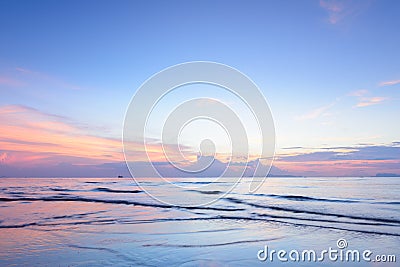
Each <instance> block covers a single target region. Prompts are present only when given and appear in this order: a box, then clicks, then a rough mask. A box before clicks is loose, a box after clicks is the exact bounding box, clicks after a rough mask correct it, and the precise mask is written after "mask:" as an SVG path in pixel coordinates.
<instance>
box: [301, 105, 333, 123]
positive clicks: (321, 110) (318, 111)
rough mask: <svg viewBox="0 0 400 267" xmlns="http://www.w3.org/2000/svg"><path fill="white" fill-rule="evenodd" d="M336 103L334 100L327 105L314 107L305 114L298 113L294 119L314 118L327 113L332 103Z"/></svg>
mask: <svg viewBox="0 0 400 267" xmlns="http://www.w3.org/2000/svg"><path fill="white" fill-rule="evenodd" d="M335 104H336V102H332V103H330V104H329V105H325V106H321V107H319V108H316V109H314V110H312V111H310V112H308V113H306V114H303V115H300V116H296V117H295V119H296V120H313V119H316V118H318V117H320V116H323V115H327V113H326V112H327V111H328V110H329V109H331V108H332V107H333V106H334V105H335Z"/></svg>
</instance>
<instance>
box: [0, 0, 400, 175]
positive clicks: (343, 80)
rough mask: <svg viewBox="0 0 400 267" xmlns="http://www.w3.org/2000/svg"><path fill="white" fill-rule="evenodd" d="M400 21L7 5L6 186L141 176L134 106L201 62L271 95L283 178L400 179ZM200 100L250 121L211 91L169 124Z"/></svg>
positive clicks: (324, 13) (290, 9) (2, 9)
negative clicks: (179, 70) (141, 93)
mask: <svg viewBox="0 0 400 267" xmlns="http://www.w3.org/2000/svg"><path fill="white" fill-rule="evenodd" d="M399 10H400V2H399V1H394V0H393V1H389V0H380V1H369V0H359V1H354V0H349V1H331V0H320V1H318V0H307V1H294V0H293V1H118V2H112V1H90V0H85V1H42V0H39V1H11V0H5V1H1V2H0V32H1V34H0V129H1V130H0V177H1V176H7V177H9V176H11V177H20V176H21V177H32V176H35V177H36V176H38V177H49V176H57V177H70V176H113V177H114V176H116V175H120V173H123V174H124V175H129V174H128V173H127V170H126V167H125V163H124V155H123V152H122V141H121V136H122V129H123V121H124V115H125V111H126V109H127V106H128V105H129V103H130V100H131V98H132V96H133V95H134V93H135V92H136V90H137V89H138V88H139V87H140V85H141V84H142V83H143V82H145V81H146V80H147V79H148V78H149V77H151V76H152V75H154V74H155V73H157V72H159V71H160V70H162V69H165V68H167V67H169V66H172V65H175V64H179V63H183V62H188V61H212V62H219V63H222V64H226V65H229V66H232V67H234V68H236V69H238V70H240V71H241V72H243V73H244V74H246V75H247V76H248V77H250V78H251V79H252V80H253V81H254V82H255V83H256V84H257V85H258V87H259V88H260V90H261V91H262V92H263V94H264V95H265V98H266V99H267V101H268V104H269V106H270V109H271V111H272V114H273V117H274V123H275V130H276V154H275V160H274V163H273V166H274V167H273V169H272V173H274V172H275V174H280V175H302V176H375V175H376V174H382V173H393V174H400V124H399V123H398V115H399V114H400V105H399V104H400V101H399V100H400V50H399V47H400V33H399V31H398V29H400V18H399V16H398V11H399ZM194 96H197V97H200V96H205V97H213V98H219V99H222V100H223V101H226V102H227V103H230V105H231V106H232V107H233V108H236V109H237V110H239V113H241V114H242V115H243V116H246V115H245V114H246V112H245V111H244V110H243V109H242V108H241V106H240V105H241V104H240V103H238V102H237V101H236V100H235V99H233V98H232V96H229V95H226V94H225V93H221V91H220V90H219V91H218V90H217V89H215V88H211V87H207V88H205V87H203V88H199V87H198V86H197V87H196V86H193V87H192V88H191V90H187V91H185V92H181V93H177V94H176V95H175V96H172V97H170V98H169V100H168V99H166V102H165V103H164V104H163V105H161V108H160V110H161V111H160V113H162V110H165V109H167V108H168V107H172V106H174V105H175V104H176V103H175V102H174V101H178V100H182V101H183V100H184V99H185V98H190V97H194ZM157 122H158V120H157V118H155V120H154V123H153V124H154V125H155V126H154V127H155V128H154V131H155V132H157V131H158V130H159V127H158V128H157V125H159V124H157ZM197 127H200V128H197V129H201V127H203V128H204V125H198V126H197ZM194 129H196V128H193V129H192V131H188V132H187V133H186V139H185V138H184V140H183V143H184V145H186V146H187V147H188V149H189V150H190V149H191V155H192V156H193V155H196V153H197V150H196V149H197V148H196V142H197V141H196V140H197V139H198V138H202V137H203V135H202V134H201V133H204V131H203V132H202V131H201V130H194ZM215 131H218V130H217V129H215ZM196 132H197V133H198V135H196V134H195V133H196ZM150 137H151V138H155V137H154V136H150ZM170 145H171V149H173V147H176V146H174V144H170ZM175 145H176V144H175ZM251 147H252V149H254V150H256V149H257V147H258V146H257V142H253V143H252V144H251ZM220 149H221V150H222V151H221V154H224V152H226V151H223V150H224V145H221V148H220ZM152 153H153V154H152V157H153V158H154V159H155V161H157V162H158V163H159V165H160V166H168V165H167V164H165V162H164V158H163V157H162V155H161V154H162V151H160V150H159V147H158V146H155V147H154V149H152ZM142 160H143V159H140V158H138V159H137V164H138V168H140V164H141V162H142ZM218 164H220V165H223V164H225V162H224V159H223V158H218ZM172 173H173V172H172Z"/></svg>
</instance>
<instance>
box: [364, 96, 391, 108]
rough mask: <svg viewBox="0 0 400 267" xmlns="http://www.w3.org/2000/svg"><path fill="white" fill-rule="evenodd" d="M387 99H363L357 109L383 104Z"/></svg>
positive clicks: (377, 97) (376, 97) (378, 97)
mask: <svg viewBox="0 0 400 267" xmlns="http://www.w3.org/2000/svg"><path fill="white" fill-rule="evenodd" d="M387 99H388V98H387V97H381V96H375V97H363V98H361V100H360V102H359V103H357V105H356V107H358V108H362V107H368V106H372V105H378V104H382V103H383V102H384V101H386V100H387Z"/></svg>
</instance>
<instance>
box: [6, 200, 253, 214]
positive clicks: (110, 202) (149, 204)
mask: <svg viewBox="0 0 400 267" xmlns="http://www.w3.org/2000/svg"><path fill="white" fill-rule="evenodd" d="M15 201H54V202H55V201H66V202H94V203H105V204H124V205H134V206H143V207H153V208H178V209H188V210H192V209H194V210H196V209H199V210H215V211H242V210H245V209H243V208H222V207H205V206H177V205H169V204H161V203H144V202H137V201H130V200H123V199H97V198H84V197H65V196H53V197H41V198H32V197H21V198H5V197H0V202H15Z"/></svg>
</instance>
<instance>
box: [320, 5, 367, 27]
mask: <svg viewBox="0 0 400 267" xmlns="http://www.w3.org/2000/svg"><path fill="white" fill-rule="evenodd" d="M319 5H320V7H321V8H323V9H324V10H325V11H326V12H327V13H328V22H329V23H330V24H337V23H339V22H341V21H342V20H344V19H345V18H347V17H353V16H356V15H357V14H359V13H360V12H361V11H363V10H364V9H365V8H366V7H367V6H368V5H369V1H367V0H363V1H361V0H360V1H355V0H347V1H344V0H320V1H319Z"/></svg>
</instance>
